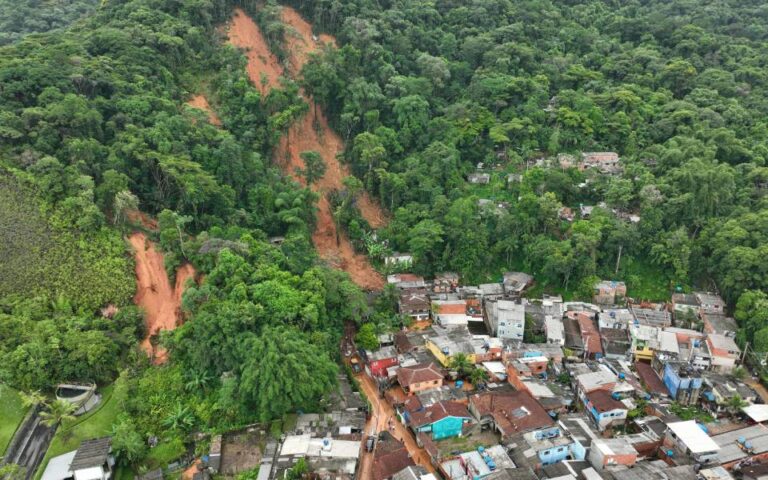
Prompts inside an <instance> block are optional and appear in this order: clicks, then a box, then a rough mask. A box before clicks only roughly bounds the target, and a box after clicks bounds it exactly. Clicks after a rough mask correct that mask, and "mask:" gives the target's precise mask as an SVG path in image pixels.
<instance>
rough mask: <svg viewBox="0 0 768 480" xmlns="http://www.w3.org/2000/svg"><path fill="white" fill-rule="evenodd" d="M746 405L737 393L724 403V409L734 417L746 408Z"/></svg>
mask: <svg viewBox="0 0 768 480" xmlns="http://www.w3.org/2000/svg"><path fill="white" fill-rule="evenodd" d="M747 405H748V403H747V402H745V401H744V400H743V399H742V398H741V395H739V394H738V393H737V394H736V395H734V396H733V397H731V398H729V399H728V403H726V409H727V410H728V412H729V413H730V414H731V415H735V414H736V413H737V412H738V411H739V410H741V409H742V408H744V407H746V406H747Z"/></svg>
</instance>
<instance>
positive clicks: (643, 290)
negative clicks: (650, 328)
mask: <svg viewBox="0 0 768 480" xmlns="http://www.w3.org/2000/svg"><path fill="white" fill-rule="evenodd" d="M619 275H620V277H618V278H620V279H623V280H624V281H625V282H627V295H628V296H630V297H632V298H634V299H635V300H637V301H640V300H648V301H651V302H663V301H667V300H669V298H670V291H671V290H670V283H669V279H668V278H667V276H666V275H664V273H663V272H662V271H661V270H660V269H659V268H658V267H654V266H653V265H650V264H649V263H646V262H644V261H641V260H638V259H634V261H632V262H631V263H629V265H622V268H621V269H620V270H619Z"/></svg>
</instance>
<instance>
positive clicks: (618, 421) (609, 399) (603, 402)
mask: <svg viewBox="0 0 768 480" xmlns="http://www.w3.org/2000/svg"><path fill="white" fill-rule="evenodd" d="M582 400H583V402H584V406H585V407H586V410H587V412H588V413H589V414H590V416H591V417H592V421H593V422H595V425H597V428H598V430H600V431H601V432H602V431H604V430H607V429H610V428H613V427H618V426H621V425H624V422H625V421H626V419H627V413H628V409H627V406H626V405H625V404H624V403H622V402H621V401H619V397H618V394H616V393H612V392H608V391H606V390H594V391H592V392H589V393H587V394H585V395H584V396H583V398H582Z"/></svg>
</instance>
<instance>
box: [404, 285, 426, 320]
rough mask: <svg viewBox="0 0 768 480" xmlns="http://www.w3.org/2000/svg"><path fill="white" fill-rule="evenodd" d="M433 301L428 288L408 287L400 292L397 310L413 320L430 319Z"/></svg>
mask: <svg viewBox="0 0 768 480" xmlns="http://www.w3.org/2000/svg"><path fill="white" fill-rule="evenodd" d="M431 309H432V302H431V301H430V299H429V293H428V291H427V290H426V289H421V288H408V289H405V290H403V291H402V292H400V296H399V297H398V301H397V310H398V312H399V313H400V314H401V315H407V316H408V317H410V318H412V319H413V321H415V322H419V321H422V320H427V319H429V314H430V311H431Z"/></svg>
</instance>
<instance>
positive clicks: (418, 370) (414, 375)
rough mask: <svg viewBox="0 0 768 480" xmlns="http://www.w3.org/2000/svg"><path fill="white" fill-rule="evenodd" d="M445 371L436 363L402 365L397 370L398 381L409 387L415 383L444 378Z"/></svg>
mask: <svg viewBox="0 0 768 480" xmlns="http://www.w3.org/2000/svg"><path fill="white" fill-rule="evenodd" d="M442 379H443V372H442V370H440V369H439V368H438V367H437V366H436V365H435V364H434V363H431V362H430V363H428V364H424V363H422V364H418V365H414V366H412V367H400V368H399V369H398V370H397V381H398V382H399V383H400V385H402V386H404V387H407V386H409V385H412V384H414V383H422V382H429V381H434V380H442Z"/></svg>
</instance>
